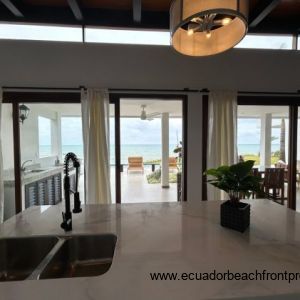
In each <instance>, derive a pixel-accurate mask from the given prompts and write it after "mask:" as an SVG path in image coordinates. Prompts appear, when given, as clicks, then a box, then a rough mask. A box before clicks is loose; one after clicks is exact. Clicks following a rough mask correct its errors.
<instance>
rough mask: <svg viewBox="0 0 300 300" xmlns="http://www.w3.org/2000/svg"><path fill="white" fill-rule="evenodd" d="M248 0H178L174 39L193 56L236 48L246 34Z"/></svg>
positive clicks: (174, 10) (174, 8) (173, 10)
mask: <svg viewBox="0 0 300 300" xmlns="http://www.w3.org/2000/svg"><path fill="white" fill-rule="evenodd" d="M247 17H248V1H247V0H174V1H173V3H172V5H171V9H170V27H171V42H172V46H173V47H174V49H175V50H176V51H178V52H180V53H182V54H185V55H190V56H208V55H213V54H217V53H221V52H224V51H226V50H228V49H231V48H233V47H234V46H235V45H236V44H238V43H239V42H240V41H241V40H242V39H243V38H244V36H245V35H246V33H247V29H248V24H247Z"/></svg>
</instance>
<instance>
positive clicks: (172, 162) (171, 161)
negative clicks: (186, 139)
mask: <svg viewBox="0 0 300 300" xmlns="http://www.w3.org/2000/svg"><path fill="white" fill-rule="evenodd" d="M169 167H176V168H177V160H176V157H169Z"/></svg>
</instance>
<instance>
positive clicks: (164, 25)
mask: <svg viewBox="0 0 300 300" xmlns="http://www.w3.org/2000/svg"><path fill="white" fill-rule="evenodd" d="M242 1H248V0H242ZM171 2H172V0H42V1H41V0H0V21H4V22H23V23H24V22H25V23H48V24H67V25H89V26H104V27H117V28H141V29H164V30H166V29H169V7H170V3H171ZM249 8H250V12H249V32H252V33H291V34H296V33H298V32H299V29H300V1H299V0H249Z"/></svg>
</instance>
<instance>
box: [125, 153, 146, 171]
mask: <svg viewBox="0 0 300 300" xmlns="http://www.w3.org/2000/svg"><path fill="white" fill-rule="evenodd" d="M129 171H134V172H142V173H143V174H144V161H143V157H142V156H131V157H128V168H127V173H128V172H129Z"/></svg>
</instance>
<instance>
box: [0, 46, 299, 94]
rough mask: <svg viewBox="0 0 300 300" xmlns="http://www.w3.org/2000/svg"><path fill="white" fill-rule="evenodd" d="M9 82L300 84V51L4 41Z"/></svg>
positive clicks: (275, 87)
mask: <svg viewBox="0 0 300 300" xmlns="http://www.w3.org/2000/svg"><path fill="white" fill-rule="evenodd" d="M0 54H1V55H0V65H1V69H0V83H1V84H2V85H4V86H15V85H18V86H20V85H21V86H28V85H29V86H30V85H31V86H53V87H78V86H79V85H87V86H100V87H110V88H162V89H170V88H175V89H182V88H186V87H188V88H209V89H239V90H252V91H259V90H260V91H266V90H267V91H296V90H298V89H299V77H300V68H299V66H300V51H290V50H289V51H287V50H246V49H233V50H231V51H228V52H226V53H223V54H220V55H216V56H211V57H205V58H191V57H186V56H183V55H180V54H178V53H176V52H175V51H173V50H172V49H171V48H170V47H166V46H161V47H160V46H132V45H103V44H102V45H101V44H76V43H54V42H52V43H51V42H32V41H0Z"/></svg>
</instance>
